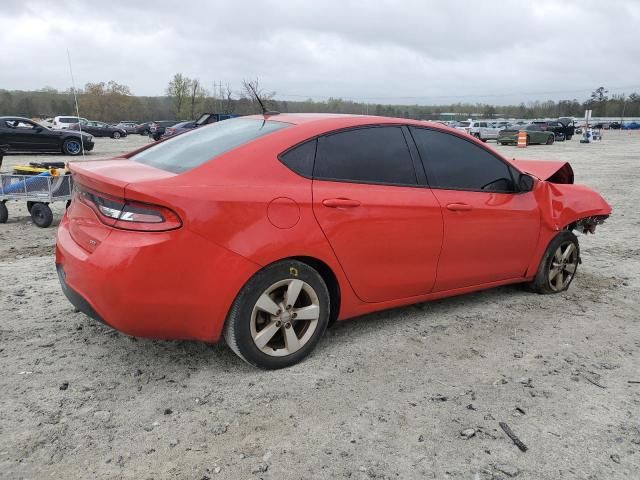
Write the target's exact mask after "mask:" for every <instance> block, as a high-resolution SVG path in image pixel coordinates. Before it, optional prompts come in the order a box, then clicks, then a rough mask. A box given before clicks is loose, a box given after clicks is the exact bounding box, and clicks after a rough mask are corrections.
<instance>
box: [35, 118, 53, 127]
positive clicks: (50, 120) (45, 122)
mask: <svg viewBox="0 0 640 480" xmlns="http://www.w3.org/2000/svg"><path fill="white" fill-rule="evenodd" d="M36 123H39V124H40V125H42V126H43V127H47V128H53V117H49V118H45V119H44V120H42V121H41V122H36Z"/></svg>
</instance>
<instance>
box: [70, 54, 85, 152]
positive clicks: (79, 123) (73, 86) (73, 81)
mask: <svg viewBox="0 0 640 480" xmlns="http://www.w3.org/2000/svg"><path fill="white" fill-rule="evenodd" d="M67 60H68V61H69V73H70V74H71V88H72V89H73V101H74V102H75V104H76V115H77V117H78V130H79V131H80V150H81V151H82V160H84V159H85V158H84V137H83V136H82V123H81V122H80V109H79V108H78V95H76V81H75V79H74V78H73V68H71V54H70V53H69V49H68V48H67Z"/></svg>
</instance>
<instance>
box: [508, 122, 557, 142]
mask: <svg viewBox="0 0 640 480" xmlns="http://www.w3.org/2000/svg"><path fill="white" fill-rule="evenodd" d="M520 132H525V133H526V134H527V145H533V144H544V145H551V144H552V143H553V142H555V141H556V136H555V134H554V133H553V132H550V131H547V130H545V129H544V127H542V126H540V125H536V124H535V123H530V124H529V125H526V126H521V127H517V126H514V127H509V128H505V129H504V130H500V132H499V133H498V138H497V139H496V142H498V143H499V144H500V145H507V144H510V145H516V144H517V143H518V134H519V133H520Z"/></svg>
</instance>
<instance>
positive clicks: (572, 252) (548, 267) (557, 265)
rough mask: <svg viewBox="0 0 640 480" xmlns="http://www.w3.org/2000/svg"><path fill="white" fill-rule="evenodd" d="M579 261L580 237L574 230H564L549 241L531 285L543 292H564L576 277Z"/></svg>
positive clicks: (532, 287)
mask: <svg viewBox="0 0 640 480" xmlns="http://www.w3.org/2000/svg"><path fill="white" fill-rule="evenodd" d="M579 263H580V245H579V244H578V238H577V237H576V236H575V235H574V234H573V233H572V232H570V231H568V230H563V231H561V232H560V233H558V234H557V235H556V236H555V237H554V238H553V240H551V242H550V243H549V246H548V247H547V250H546V251H545V252H544V255H543V256H542V261H541V262H540V266H539V267H538V271H537V273H536V276H535V278H534V280H533V282H531V283H530V284H529V286H530V287H531V289H532V290H533V291H535V292H537V293H541V294H552V293H561V292H564V291H565V290H567V289H568V288H569V285H571V282H572V281H573V279H574V278H575V276H576V272H577V270H578V264H579Z"/></svg>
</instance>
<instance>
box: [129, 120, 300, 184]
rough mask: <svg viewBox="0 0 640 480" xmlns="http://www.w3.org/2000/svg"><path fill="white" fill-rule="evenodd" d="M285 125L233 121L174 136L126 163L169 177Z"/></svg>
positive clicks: (269, 122) (256, 121) (280, 123)
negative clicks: (165, 174)
mask: <svg viewBox="0 0 640 480" xmlns="http://www.w3.org/2000/svg"><path fill="white" fill-rule="evenodd" d="M288 126H289V124H288V123H282V122H273V121H263V120H258V119H254V118H233V119H231V120H224V121H223V122H217V123H213V124H211V125H207V126H204V127H200V128H197V129H195V130H193V131H192V132H188V133H183V134H182V135H177V136H175V137H173V138H170V139H169V140H165V141H164V142H162V143H159V144H158V145H155V146H153V147H150V148H147V149H146V150H143V151H142V152H140V153H138V154H137V155H134V156H132V157H131V158H130V160H134V161H136V162H140V163H144V164H145V165H150V166H152V167H155V168H160V169H162V170H167V171H169V172H173V173H182V172H186V171H187V170H191V169H192V168H195V167H197V166H199V165H202V164H203V163H205V162H206V161H208V160H211V159H213V158H216V157H217V156H219V155H222V154H223V153H225V152H228V151H229V150H232V149H234V148H237V147H239V146H241V145H244V144H245V143H249V142H250V141H252V140H255V139H256V138H258V137H261V136H263V135H266V134H268V133H271V132H275V131H277V130H280V129H282V128H285V127H288Z"/></svg>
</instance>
